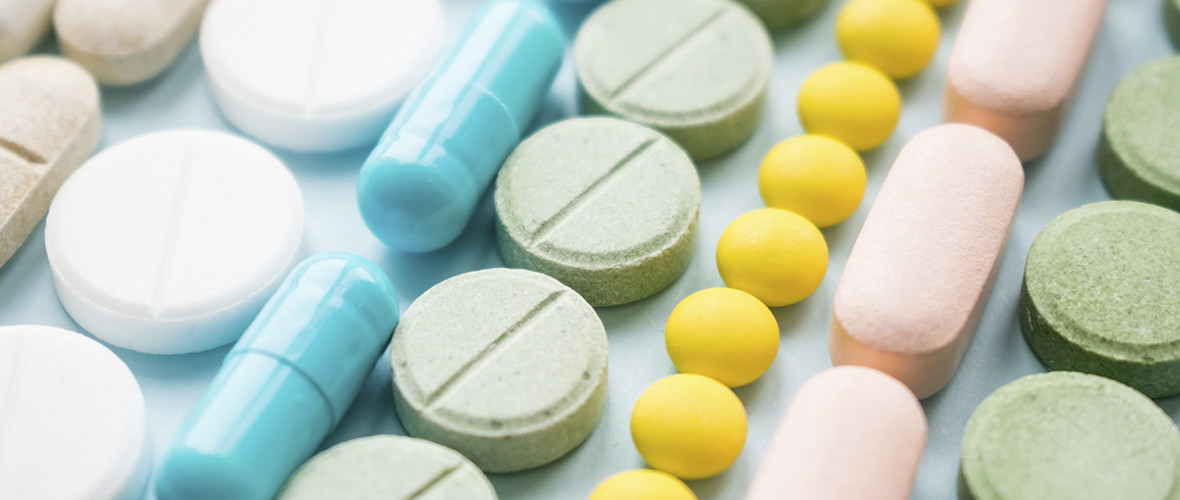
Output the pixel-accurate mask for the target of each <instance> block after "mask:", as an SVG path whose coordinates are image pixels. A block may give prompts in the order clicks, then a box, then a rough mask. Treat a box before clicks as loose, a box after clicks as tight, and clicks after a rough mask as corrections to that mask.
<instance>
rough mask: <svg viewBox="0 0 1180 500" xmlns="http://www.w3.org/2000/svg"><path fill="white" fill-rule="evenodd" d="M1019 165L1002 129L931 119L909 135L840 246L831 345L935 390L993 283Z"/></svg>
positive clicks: (1018, 186)
mask: <svg viewBox="0 0 1180 500" xmlns="http://www.w3.org/2000/svg"><path fill="white" fill-rule="evenodd" d="M1023 187H1024V171H1023V170H1022V168H1021V165H1020V161H1019V160H1018V159H1017V158H1016V154H1015V153H1013V152H1012V149H1011V148H1010V147H1008V145H1007V144H1006V143H1004V141H1003V140H1001V139H1000V138H999V137H996V136H995V135H992V134H991V133H988V132H987V131H985V130H983V129H980V128H978V127H974V126H971V125H960V124H950V125H940V126H937V127H934V128H932V129H929V130H926V131H925V132H922V133H920V134H918V135H916V136H914V138H913V139H911V140H910V142H909V143H907V144H906V145H905V147H904V148H902V150H901V154H899V155H898V157H897V161H896V162H894V163H893V168H892V169H891V170H890V171H889V176H888V177H886V178H885V183H884V184H883V185H882V186H881V191H880V192H879V193H878V194H877V199H876V201H875V202H874V203H873V208H872V210H871V211H870V212H869V215H868V218H867V219H866V220H865V223H864V226H863V227H862V228H861V231H860V236H858V237H857V238H856V244H855V245H854V246H853V247H852V253H851V254H850V255H849V256H848V263H847V265H846V266H845V267H844V275H843V276H841V277H840V285H839V286H838V287H837V288H836V298H835V304H834V306H833V310H832V327H831V345H830V349H831V356H832V363H834V364H837V365H847V364H851V365H862V366H868V367H872V368H876V369H878V370H881V371H883V372H885V373H887V374H889V375H892V376H894V377H895V378H897V379H898V380H901V381H902V382H904V383H905V384H906V385H908V386H909V387H910V390H912V391H914V394H916V395H917V396H918V397H919V398H925V397H927V396H930V395H931V394H934V393H935V392H937V391H938V390H939V389H942V387H943V386H945V385H946V383H947V382H948V381H950V379H951V376H952V375H954V373H955V369H956V368H957V367H958V366H959V360H961V359H962V357H963V352H964V351H965V350H966V349H967V344H968V343H969V342H970V341H971V336H972V334H973V333H974V332H975V326H976V325H977V324H978V323H979V318H980V316H981V315H982V314H983V308H984V305H986V303H987V299H988V296H989V295H990V294H991V288H992V284H993V283H994V281H995V275H996V270H997V269H998V268H999V262H1000V257H1001V253H1002V250H1003V249H1004V243H1005V240H1006V237H1007V235H1008V227H1009V225H1010V224H1011V223H1012V219H1013V217H1015V215H1016V206H1017V204H1018V203H1019V201H1020V192H1021V190H1022V189H1023Z"/></svg>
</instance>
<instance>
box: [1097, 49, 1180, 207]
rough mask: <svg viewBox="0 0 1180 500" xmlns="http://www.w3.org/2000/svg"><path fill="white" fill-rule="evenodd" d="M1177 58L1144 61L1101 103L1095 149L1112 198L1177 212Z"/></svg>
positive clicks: (1179, 173)
mask: <svg viewBox="0 0 1180 500" xmlns="http://www.w3.org/2000/svg"><path fill="white" fill-rule="evenodd" d="M1177 112H1180V57H1169V58H1166V59H1160V60H1157V61H1153V62H1150V63H1148V64H1146V65H1144V66H1142V67H1140V68H1139V69H1136V70H1135V71H1134V72H1133V73H1131V74H1129V75H1127V76H1125V77H1123V79H1122V81H1121V82H1119V85H1118V87H1116V88H1115V90H1114V93H1112V94H1111V96H1110V100H1108V101H1107V103H1106V112H1105V115H1104V116H1103V120H1102V142H1101V146H1100V147H1099V163H1098V165H1099V172H1100V173H1101V174H1102V182H1103V183H1104V184H1106V188H1107V189H1108V190H1109V191H1110V194H1111V195H1113V196H1114V197H1115V198H1123V199H1132V200H1140V201H1146V202H1150V203H1155V204H1157V205H1161V206H1164V207H1168V208H1171V209H1172V210H1180V161H1178V160H1177V157H1178V155H1180V147H1178V146H1177V143H1176V141H1175V140H1173V136H1174V134H1173V131H1174V130H1176V127H1175V125H1173V123H1174V122H1175V118H1174V117H1175V113H1177Z"/></svg>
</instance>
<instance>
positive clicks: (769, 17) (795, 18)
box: [741, 0, 829, 31]
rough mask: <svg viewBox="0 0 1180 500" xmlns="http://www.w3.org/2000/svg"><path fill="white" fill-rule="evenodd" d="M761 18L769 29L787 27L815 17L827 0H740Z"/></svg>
mask: <svg viewBox="0 0 1180 500" xmlns="http://www.w3.org/2000/svg"><path fill="white" fill-rule="evenodd" d="M741 2H742V3H744V4H746V6H747V7H749V8H750V10H752V11H754V13H755V14H758V17H760V18H762V22H763V23H766V27H767V28H770V30H771V31H778V30H781V29H784V28H789V27H791V26H794V25H796V24H799V23H801V22H803V21H806V20H808V19H811V18H813V17H815V16H816V15H817V14H819V13H820V12H822V11H823V9H824V7H827V6H828V3H829V2H828V0H741Z"/></svg>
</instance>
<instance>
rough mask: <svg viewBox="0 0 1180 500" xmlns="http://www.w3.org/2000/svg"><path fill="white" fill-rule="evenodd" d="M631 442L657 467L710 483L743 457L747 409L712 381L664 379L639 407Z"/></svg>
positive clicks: (647, 392)
mask: <svg viewBox="0 0 1180 500" xmlns="http://www.w3.org/2000/svg"><path fill="white" fill-rule="evenodd" d="M631 439H633V440H634V441H635V448H636V449H638V450H639V455H641V456H642V457H643V460H644V461H646V462H647V464H648V465H650V466H651V467H652V468H654V469H658V470H662V471H664V472H667V473H669V474H672V475H674V476H677V477H680V478H682V479H701V478H706V477H709V476H713V475H716V474H718V473H720V472H721V471H723V470H725V468H726V467H729V465H730V464H732V463H733V461H734V460H737V457H738V454H740V453H741V452H742V446H743V445H745V443H746V409H745V408H743V407H742V402H741V400H739V399H738V397H737V395H735V394H734V393H733V391H731V390H729V388H728V387H725V386H724V385H722V384H721V382H718V381H716V380H713V379H711V378H709V377H705V376H702V375H693V374H689V373H681V374H677V375H672V376H670V377H664V378H662V379H660V380H657V381H656V382H655V383H653V384H652V385H650V386H648V388H647V389H644V391H643V393H642V394H640V395H639V400H638V401H636V402H635V408H634V409H633V410H632V411H631Z"/></svg>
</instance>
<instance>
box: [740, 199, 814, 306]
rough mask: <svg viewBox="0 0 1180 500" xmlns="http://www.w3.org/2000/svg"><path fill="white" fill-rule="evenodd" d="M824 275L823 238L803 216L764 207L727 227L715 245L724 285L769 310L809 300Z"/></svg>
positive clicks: (743, 216)
mask: <svg viewBox="0 0 1180 500" xmlns="http://www.w3.org/2000/svg"><path fill="white" fill-rule="evenodd" d="M827 270H828V245H827V243H826V242H824V235H823V233H821V232H819V229H817V228H816V227H815V225H814V224H812V223H811V222H809V221H808V220H807V219H804V218H803V217H802V216H800V215H798V214H796V213H794V212H788V211H786V210H779V209H777V208H763V209H760V210H754V211H753V212H748V213H746V214H744V215H742V216H740V217H738V218H736V219H734V220H733V222H730V223H729V225H728V226H726V227H725V231H723V232H722V233H721V238H720V239H719V240H718V241H717V271H718V272H719V273H720V274H721V280H722V281H724V282H725V286H728V287H730V288H737V289H738V290H741V291H743V292H746V293H749V294H750V295H753V296H755V297H757V298H758V300H761V301H762V302H764V303H766V305H768V306H770V307H782V306H786V305H791V304H794V303H796V302H799V301H801V300H803V299H805V298H807V296H809V295H811V294H812V292H815V290H816V289H817V288H819V285H820V283H823V281H824V274H826V273H827Z"/></svg>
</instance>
